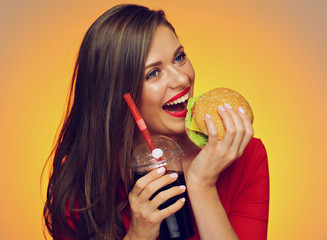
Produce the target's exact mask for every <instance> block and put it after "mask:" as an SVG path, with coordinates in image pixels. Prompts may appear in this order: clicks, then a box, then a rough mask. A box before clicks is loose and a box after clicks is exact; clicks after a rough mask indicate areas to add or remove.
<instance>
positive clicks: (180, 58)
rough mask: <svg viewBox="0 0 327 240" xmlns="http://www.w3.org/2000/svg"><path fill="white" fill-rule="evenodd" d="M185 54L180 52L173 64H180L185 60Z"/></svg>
mask: <svg viewBox="0 0 327 240" xmlns="http://www.w3.org/2000/svg"><path fill="white" fill-rule="evenodd" d="M185 56H186V54H185V53H184V52H182V53H181V54H179V55H178V56H177V57H176V58H175V62H177V63H179V62H182V61H183V60H184V58H185Z"/></svg>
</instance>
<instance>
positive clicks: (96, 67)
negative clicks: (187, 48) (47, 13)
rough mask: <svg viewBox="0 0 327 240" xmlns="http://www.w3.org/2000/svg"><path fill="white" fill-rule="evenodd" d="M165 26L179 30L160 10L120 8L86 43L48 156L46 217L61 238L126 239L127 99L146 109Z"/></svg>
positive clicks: (129, 128) (100, 21) (100, 20)
mask: <svg viewBox="0 0 327 240" xmlns="http://www.w3.org/2000/svg"><path fill="white" fill-rule="evenodd" d="M159 25H166V26H168V27H170V28H171V29H172V30H173V31H174V29H173V27H172V26H171V24H170V23H169V22H167V20H166V18H165V14H164V12H163V11H161V10H159V11H153V10H149V9H148V8H146V7H143V6H138V5H130V4H128V5H118V6H115V7H113V8H111V9H109V10H108V11H107V12H105V13H104V14H103V15H102V16H100V17H99V18H98V19H97V20H96V21H95V22H94V23H93V24H92V26H91V27H90V28H89V30H88V31H87V33H86V35H85V37H84V39H83V41H82V44H81V47H80V50H79V54H78V57H77V61H76V65H75V69H74V74H73V78H72V83H71V88H70V97H69V101H68V107H67V112H66V115H65V120H64V122H63V125H62V128H61V131H60V133H59V135H58V138H57V141H56V145H55V147H54V149H53V151H52V153H51V155H50V157H49V159H53V163H52V166H51V167H52V168H51V174H50V179H49V185H48V190H47V200H46V203H45V206H44V212H43V215H44V219H45V224H46V227H47V228H48V230H49V232H50V234H51V236H52V237H53V238H54V239H57V238H59V236H60V235H66V236H68V237H70V238H76V239H97V240H98V239H110V240H112V239H120V238H121V237H123V236H124V234H125V230H124V227H123V224H122V220H121V217H120V211H121V208H119V202H120V201H121V200H122V199H121V197H119V192H120V191H121V190H123V192H124V194H123V195H125V196H127V194H128V192H129V191H130V189H131V183H132V180H131V174H130V170H129V160H130V156H131V150H132V141H133V135H134V126H135V124H134V120H133V117H132V115H131V114H130V112H129V110H128V108H127V105H126V103H125V102H124V100H123V94H125V93H126V92H129V93H130V94H131V96H132V97H133V99H134V100H135V102H136V103H138V102H139V97H140V94H141V90H142V82H143V79H144V65H145V60H146V56H147V52H148V49H149V46H150V43H151V39H152V36H153V34H154V32H155V30H156V28H157V27H158V26H159ZM119 186H123V187H121V188H119ZM125 200H126V199H125ZM76 203H78V204H77V205H76ZM65 207H66V208H67V207H69V209H70V212H71V213H72V214H71V221H72V222H73V225H74V226H72V225H71V224H69V222H68V221H67V218H68V217H67V211H65ZM76 213H77V214H76ZM77 216H78V217H77Z"/></svg>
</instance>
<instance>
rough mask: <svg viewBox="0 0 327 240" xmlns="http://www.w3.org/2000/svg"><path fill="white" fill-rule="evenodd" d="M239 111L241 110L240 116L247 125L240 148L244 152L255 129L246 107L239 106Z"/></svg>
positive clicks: (245, 125)
mask: <svg viewBox="0 0 327 240" xmlns="http://www.w3.org/2000/svg"><path fill="white" fill-rule="evenodd" d="M238 111H239V114H240V118H241V119H242V121H243V124H244V127H245V133H244V137H243V141H242V143H241V146H240V149H241V151H242V152H243V150H244V149H245V147H246V145H247V144H248V143H249V141H250V140H251V138H252V137H253V135H254V131H253V127H252V123H251V121H250V118H249V116H248V115H247V114H246V112H245V111H244V109H243V108H242V107H239V108H238Z"/></svg>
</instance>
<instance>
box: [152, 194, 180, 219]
mask: <svg viewBox="0 0 327 240" xmlns="http://www.w3.org/2000/svg"><path fill="white" fill-rule="evenodd" d="M184 203H185V198H180V199H178V200H177V201H176V202H175V203H174V204H172V205H170V206H169V207H166V208H164V209H162V210H160V211H159V210H158V212H156V214H155V216H156V217H157V218H159V219H161V221H162V220H164V219H165V218H167V217H168V216H170V215H172V214H173V213H175V212H177V211H178V210H180V209H181V208H182V207H183V206H184Z"/></svg>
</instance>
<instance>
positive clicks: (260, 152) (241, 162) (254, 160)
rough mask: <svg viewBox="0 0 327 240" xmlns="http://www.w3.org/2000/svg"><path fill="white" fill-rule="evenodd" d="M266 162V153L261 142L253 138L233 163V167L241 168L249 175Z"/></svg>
mask: <svg viewBox="0 0 327 240" xmlns="http://www.w3.org/2000/svg"><path fill="white" fill-rule="evenodd" d="M267 162H268V158H267V151H266V148H265V146H264V144H263V142H262V140H261V139H260V138H254V137H253V138H252V139H251V140H250V142H249V143H248V145H247V146H246V148H245V149H244V152H243V154H242V156H241V157H240V158H238V159H237V160H236V161H235V166H236V167H241V168H243V171H244V172H245V173H246V172H247V173H251V172H254V171H256V170H257V168H258V167H259V166H262V165H265V164H267Z"/></svg>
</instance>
